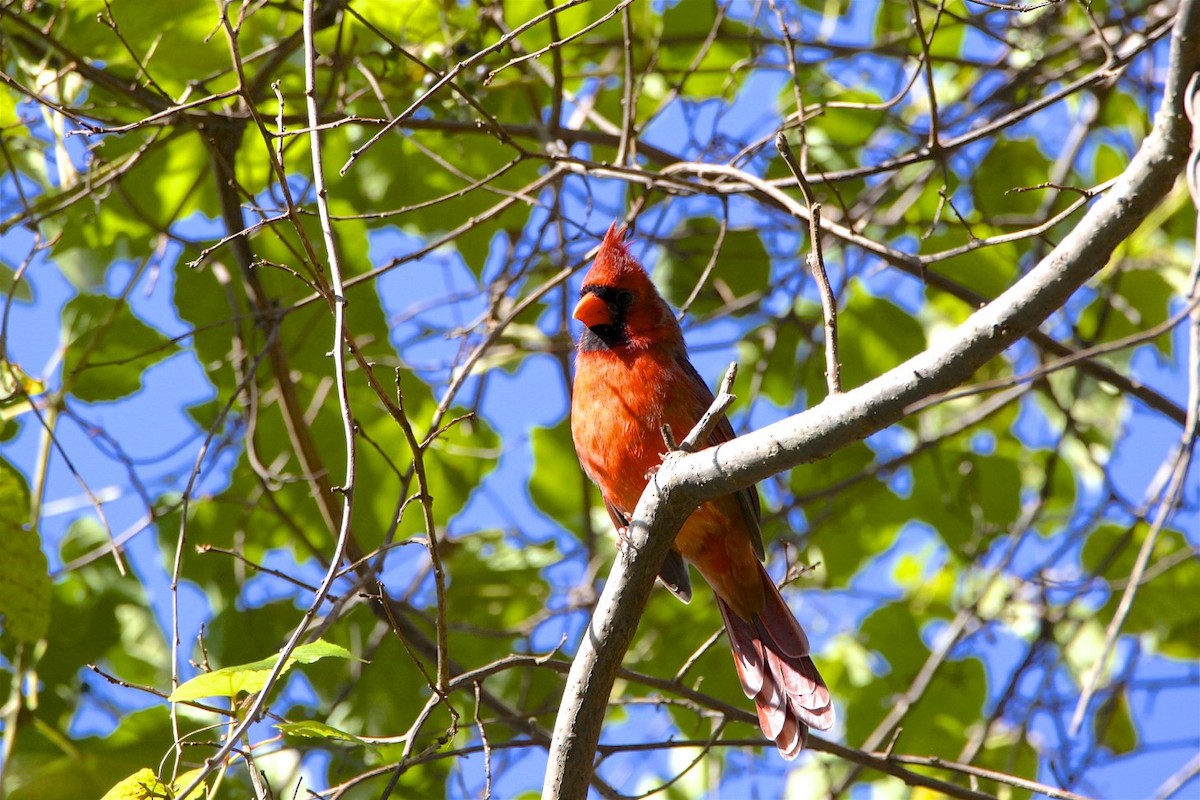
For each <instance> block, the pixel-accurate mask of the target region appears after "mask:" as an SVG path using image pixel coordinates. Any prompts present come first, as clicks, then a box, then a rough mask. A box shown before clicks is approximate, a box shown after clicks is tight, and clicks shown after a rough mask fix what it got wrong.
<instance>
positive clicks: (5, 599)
mask: <svg viewBox="0 0 1200 800" xmlns="http://www.w3.org/2000/svg"><path fill="white" fill-rule="evenodd" d="M28 513H29V489H28V488H27V487H26V486H25V479H24V478H23V477H22V476H21V474H20V473H19V472H17V470H16V469H15V468H14V467H13V466H12V465H10V464H9V463H8V462H6V461H4V460H3V459H0V618H2V620H3V627H2V628H0V630H2V632H3V634H4V635H5V636H7V637H11V638H13V639H16V640H17V641H21V642H36V641H38V640H39V639H41V638H42V637H44V636H45V635H46V631H47V630H48V629H49V627H50V575H49V573H48V572H47V566H46V556H45V555H43V553H42V548H41V538H40V537H39V536H38V533H37V530H36V529H34V528H27V527H26V525H25V523H26V521H27V520H28V519H29V517H28Z"/></svg>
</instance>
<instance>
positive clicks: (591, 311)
mask: <svg viewBox="0 0 1200 800" xmlns="http://www.w3.org/2000/svg"><path fill="white" fill-rule="evenodd" d="M571 316H573V317H575V319H577V320H579V321H580V322H582V323H583V324H584V325H586V326H588V327H589V328H594V327H596V326H597V325H611V324H612V312H610V311H609V310H608V303H605V302H604V301H603V300H601V299H600V297H599V296H598V295H595V294H592V293H591V292H588V293H587V294H585V295H584V296H583V297H581V298H579V302H578V303H577V304H576V306H575V310H574V311H573V312H572V313H571Z"/></svg>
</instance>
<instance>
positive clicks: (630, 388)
mask: <svg viewBox="0 0 1200 800" xmlns="http://www.w3.org/2000/svg"><path fill="white" fill-rule="evenodd" d="M624 238H625V228H623V227H622V228H620V229H618V228H617V225H616V223H613V225H612V226H611V227H610V228H609V229H608V233H607V234H606V235H605V237H604V241H603V243H602V244H601V245H600V250H599V252H598V253H597V255H596V261H595V263H594V264H593V265H592V268H591V269H590V270H589V271H588V273H587V276H586V277H585V278H584V279H583V288H582V289H581V290H580V298H579V303H578V305H576V306H575V311H574V317H575V319H577V320H579V321H580V322H582V323H583V324H584V326H585V327H584V330H583V333H582V334H581V335H580V337H579V348H578V354H577V356H576V361H575V385H574V392H573V396H572V400H571V434H572V436H573V437H574V440H575V450H576V451H577V452H578V453H579V460H580V462H581V463H582V465H583V469H584V472H586V473H587V474H588V477H590V478H591V479H592V480H593V481H594V482H595V483H596V485H597V486H599V487H600V493H601V495H603V497H604V506H605V508H607V509H608V513H609V516H611V517H612V520H613V524H614V525H616V527H617V530H618V536H623V535H624V529H625V528H626V526H628V524H629V519H630V517H631V516H632V514H633V510H634V507H635V506H636V505H637V502H638V499H639V498H640V497H641V495H642V490H643V489H645V488H646V482H647V480H648V476H649V475H650V474H652V473H653V472H654V471H655V470H656V469H657V468H658V466H659V464H660V462H661V460H662V450H663V448H664V445H663V437H662V426H663V425H664V424H666V425H670V426H671V430H672V431H673V432H674V433H676V434H677V435H679V436H685V435H687V433H688V431H690V430H691V429H692V428H693V427H694V426H695V424H696V423H697V422H698V421H699V419H700V417H701V416H702V415H703V414H704V412H705V411H706V410H707V409H708V407H709V405H710V404H711V403H712V401H713V395H712V392H710V391H709V389H708V387H707V386H706V385H705V383H704V381H703V380H702V379H701V378H700V375H699V374H698V373H697V372H696V368H695V367H693V366H692V364H691V362H690V361H689V360H688V355H687V347H686V345H685V344H684V341H683V332H682V331H681V330H680V328H679V323H678V322H677V321H676V319H675V315H674V314H673V313H672V311H671V308H670V307H669V306H668V305H667V303H666V301H664V300H663V299H662V297H661V296H660V295H659V293H658V290H656V289H655V288H654V284H653V283H651V282H650V278H649V276H647V275H646V272H645V270H644V269H643V268H642V266H641V264H639V263H638V262H637V260H636V259H635V258H634V257H633V256H632V255H630V253H629V250H628V249H627V248H626V245H625V242H624ZM732 438H733V428H732V427H731V426H730V424H729V422H728V420H725V419H722V420H721V424H720V425H719V426H718V427H717V428H716V431H715V432H714V433H713V434H712V436H711V437H710V439H709V441H708V446H709V447H712V446H714V445H717V444H719V443H721V442H724V441H728V440H729V439H732ZM759 517H760V511H759V505H758V492H757V491H756V490H755V489H754V487H750V488H749V489H745V490H743V491H740V492H737V493H736V494H729V495H725V496H723V497H718V498H717V499H715V500H710V501H709V502H707V503H705V504H704V505H702V506H700V508H698V509H696V511H695V512H693V513H692V515H691V516H690V517H688V519H687V521H686V522H684V523H683V527H682V528H681V529H680V531H679V533H678V535H677V536H676V537H675V543H674V546H673V547H672V549H671V550H670V552H669V553H668V555H667V559H666V561H665V563H664V564H663V566H662V569H661V570H660V572H659V578H660V579H661V580H662V582H663V583H664V584H666V585H667V587H668V588H670V589H671V591H673V592H674V593H675V594H676V595H678V596H679V597H680V598H681V599H683V601H684V602H687V601H688V600H690V599H691V596H692V587H691V581H690V579H689V577H688V568H687V564H686V563H685V562H690V563H691V564H693V565H694V566H695V567H696V569H698V570H699V571H700V574H701V575H703V576H704V579H705V580H706V581H707V582H708V584H709V585H710V586H711V587H712V589H713V592H714V593H715V594H716V600H717V607H718V608H719V609H720V611H721V618H722V619H723V620H724V621H725V631H726V633H727V634H728V636H729V644H730V647H731V648H732V649H733V656H734V662H735V664H736V666H737V672H738V677H739V678H740V679H741V683H742V689H743V690H744V691H745V693H746V696H747V697H749V698H753V700H754V705H755V707H756V708H757V709H758V722H759V726H760V727H761V728H762V732H763V733H764V734H765V735H766V736H767V738H768V739H772V740H774V742H775V746H776V747H778V748H779V752H780V753H781V754H782V755H783V757H784V758H786V759H788V760H789V761H790V760H791V759H793V758H795V757H796V755H797V754H798V753H799V752H800V750H801V749H802V748H803V747H804V743H805V740H806V739H807V737H808V729H809V727H810V726H811V727H814V728H817V729H818V730H828V729H829V728H830V727H832V725H833V718H834V713H833V705H832V704H831V702H830V698H829V689H828V688H827V687H826V686H825V681H824V680H822V678H821V675H820V673H819V672H817V668H816V666H814V665H813V662H812V659H810V658H809V657H808V637H807V636H805V634H804V629H803V628H801V627H800V624H799V623H798V622H797V621H796V618H795V617H794V616H792V612H791V610H790V609H789V608H788V606H787V604H786V603H785V602H784V600H783V597H781V596H780V594H779V590H778V589H777V588H776V586H775V582H774V581H773V580H772V579H771V576H770V575H768V574H767V571H766V569H765V568H764V567H763V565H762V559H763V557H764V553H763V544H762V534H761V533H760V531H759Z"/></svg>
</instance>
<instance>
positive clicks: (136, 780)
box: [101, 767, 208, 800]
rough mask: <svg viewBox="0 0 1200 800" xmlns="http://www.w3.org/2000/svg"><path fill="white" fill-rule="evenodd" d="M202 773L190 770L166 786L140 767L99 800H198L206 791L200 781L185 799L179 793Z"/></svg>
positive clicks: (203, 783)
mask: <svg viewBox="0 0 1200 800" xmlns="http://www.w3.org/2000/svg"><path fill="white" fill-rule="evenodd" d="M202 772H203V770H200V769H193V770H190V771H188V772H185V773H183V774H182V775H180V776H179V777H178V778H177V779H176V780H175V782H174V783H172V784H171V785H170V786H167V785H166V784H165V783H163V782H162V781H160V780H159V779H158V776H157V775H155V774H154V771H153V770H151V769H150V768H149V767H142V768H141V769H139V770H138V771H137V772H135V773H133V774H132V775H130V776H129V777H128V778H125V779H124V780H122V781H120V782H119V783H117V785H116V786H114V787H112V788H111V789H109V790H108V791H107V792H105V794H104V797H103V798H101V800H200V798H202V797H204V794H205V792H207V791H208V784H207V783H206V782H203V781H201V782H200V784H199V785H198V786H196V788H195V789H193V790H192V791H191V792H189V793H188V794H187V796H186V797H183V796H182V795H180V794H179V793H180V792H182V791H183V790H184V789H185V788H186V787H188V786H189V785H191V783H192V781H193V780H195V779H196V778H197V777H199V776H200V774H201V773H202Z"/></svg>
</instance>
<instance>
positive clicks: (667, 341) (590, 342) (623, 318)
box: [573, 222, 683, 351]
mask: <svg viewBox="0 0 1200 800" xmlns="http://www.w3.org/2000/svg"><path fill="white" fill-rule="evenodd" d="M624 239H625V227H624V226H622V227H620V228H618V227H617V223H615V222H614V223H613V224H612V225H611V226H609V229H608V233H606V234H605V235H604V241H603V242H601V243H600V250H599V252H597V253H596V260H595V262H593V263H592V268H591V269H590V270H588V273H587V275H585V276H584V278H583V287H582V288H581V289H580V290H579V303H578V304H576V306H575V311H574V314H573V316H574V317H575V319H577V320H579V321H580V322H582V323H583V324H584V325H585V326H587V327H586V329H585V330H584V332H583V335H582V336H581V337H580V339H579V347H580V349H581V350H585V351H586V350H601V349H604V350H616V349H620V348H633V349H643V348H647V347H650V346H653V345H656V344H657V345H663V346H667V347H673V346H676V345H682V343H683V334H682V333H681V331H680V329H679V323H678V322H677V321H676V319H675V315H674V314H673V313H672V312H671V307H670V306H668V305H667V303H666V301H665V300H663V299H662V296H661V295H659V293H658V290H657V289H655V288H654V284H653V283H651V282H650V276H648V275H647V274H646V270H645V269H643V268H642V265H641V264H639V263H638V262H637V259H636V258H634V257H633V256H632V255H630V253H629V249H628V248H627V247H626V246H625V241H624Z"/></svg>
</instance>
